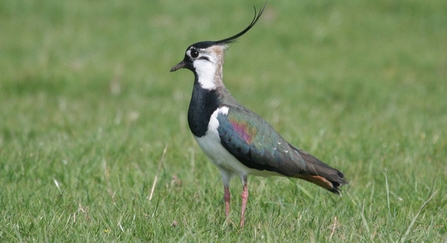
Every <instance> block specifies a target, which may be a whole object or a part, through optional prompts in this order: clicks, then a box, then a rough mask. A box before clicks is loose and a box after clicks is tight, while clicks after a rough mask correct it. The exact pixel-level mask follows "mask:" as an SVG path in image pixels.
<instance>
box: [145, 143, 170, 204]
mask: <svg viewBox="0 0 447 243" xmlns="http://www.w3.org/2000/svg"><path fill="white" fill-rule="evenodd" d="M167 149H168V145H166V146H165V149H164V150H163V154H162V155H161V159H160V162H159V163H158V169H157V174H155V178H154V183H152V189H151V194H150V195H149V201H151V200H152V197H153V196H154V190H155V186H156V185H157V180H158V174H159V173H160V170H161V166H162V165H163V161H164V158H165V154H166V150H167Z"/></svg>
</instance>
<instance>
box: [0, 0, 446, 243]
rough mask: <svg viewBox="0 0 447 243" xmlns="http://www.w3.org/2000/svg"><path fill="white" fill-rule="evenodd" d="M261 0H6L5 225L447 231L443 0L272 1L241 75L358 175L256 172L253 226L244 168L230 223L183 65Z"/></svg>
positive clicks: (56, 236)
mask: <svg viewBox="0 0 447 243" xmlns="http://www.w3.org/2000/svg"><path fill="white" fill-rule="evenodd" d="M262 4H263V2H256V1H250V2H244V3H241V2H240V1H221V2H205V1H188V2H184V3H178V2H174V1H170V0H168V1H155V2H154V1H141V0H133V1H118V0H112V1H93V2H92V1H73V2H67V1H55V0H46V1H34V0H26V1H25V0H4V1H1V2H0V22H1V24H0V33H1V35H0V73H1V80H0V103H1V104H2V105H1V109H0V185H2V186H1V189H0V209H1V211H0V212H1V213H0V225H2V227H1V228H0V241H2V242H34V241H38V242H41V241H50V242H76V241H79V242H89V241H106V242H111V241H132V242H136V241H137V242H138V241H143V242H147V241H149V242H210V241H211V242H212V241H214V242H216V241H219V242H220V241H222V242H247V241H248V242H326V241H334V242H372V241H374V242H407V241H410V242H445V241H447V237H446V235H447V225H446V223H445V218H446V215H447V212H446V211H447V206H446V205H447V196H446V194H447V191H446V186H445V185H446V182H447V181H446V178H447V167H446V165H445V158H446V155H447V139H446V137H447V132H446V129H445V126H446V124H447V102H446V99H445V92H446V90H447V82H446V80H447V46H446V45H445V40H446V39H447V28H446V27H447V15H445V13H446V12H447V4H446V3H445V1H441V0H430V1H425V2H420V1H413V0H410V1H400V0H397V1H390V0H377V1H355V2H348V1H326V0H318V1H308V0H304V1H295V2H285V1H282V2H275V1H271V2H269V3H268V6H267V9H266V12H265V13H264V16H263V17H262V18H261V20H260V21H259V23H258V24H257V25H256V27H255V28H254V29H253V30H251V31H250V32H249V33H248V34H247V35H246V36H244V37H243V38H241V40H240V41H239V42H238V43H237V44H233V45H232V46H231V48H230V50H229V51H228V52H227V57H226V64H225V65H226V66H225V80H226V86H227V87H228V88H229V89H230V90H231V91H232V94H233V95H234V96H235V97H236V98H237V99H238V100H239V101H240V102H241V103H243V104H245V105H246V106H247V107H249V108H251V109H252V110H254V111H256V112H257V113H259V114H260V115H261V116H263V117H264V118H265V119H267V120H268V121H269V122H270V123H271V124H272V125H273V126H274V127H275V128H277V130H278V131H279V132H280V133H281V134H282V135H283V136H284V137H285V138H286V139H287V140H289V141H290V142H291V143H292V144H294V145H297V146H298V147H300V148H303V149H305V150H307V151H309V152H311V153H312V154H315V155H316V156H317V157H319V158H321V159H322V160H323V161H325V162H327V163H328V164H330V165H332V166H334V167H336V168H338V169H340V170H341V171H343V172H344V173H345V175H346V178H347V179H348V180H349V182H350V185H349V186H347V187H344V188H343V197H336V196H334V195H332V194H330V193H328V192H326V191H324V190H322V189H320V188H317V187H316V186H313V185H310V184H309V183H306V182H303V181H295V180H289V179H286V178H255V177H250V178H249V185H250V198H249V202H248V208H247V210H248V213H247V221H246V227H245V228H243V229H240V228H239V227H237V224H238V214H239V210H240V209H239V207H240V198H239V194H240V192H241V185H240V183H239V182H238V181H234V182H233V184H232V187H231V192H232V194H233V201H232V213H231V223H230V224H229V225H226V224H225V223H224V216H223V215H224V211H223V206H224V205H223V188H222V185H221V182H220V175H219V173H218V171H217V170H216V168H215V167H214V166H213V165H212V164H211V163H209V162H208V161H207V160H206V158H205V156H204V155H203V153H202V152H201V151H200V149H199V148H198V146H197V145H196V144H195V142H194V140H193V138H192V135H191V134H190V132H189V130H188V126H187V122H186V111H187V107H188V102H189V98H190V93H191V86H192V79H193V77H192V74H191V73H189V72H187V71H180V72H176V73H174V74H171V73H169V69H170V68H171V67H172V66H173V65H174V64H176V63H177V62H178V61H180V60H181V59H182V58H183V54H184V53H183V52H184V50H185V49H186V47H187V46H188V45H190V44H192V43H194V42H197V41H201V40H207V39H208V40H209V39H211V40H214V39H220V38H224V37H227V36H230V35H232V34H234V33H236V32H237V31H239V30H241V29H242V28H244V27H245V25H246V24H248V23H249V21H250V20H251V17H252V14H253V12H252V9H251V8H252V6H253V5H255V6H258V7H260V6H261V5H262ZM166 146H167V150H166V154H165V155H164V162H163V164H162V166H161V169H160V171H159V174H158V178H157V184H156V186H155V189H154V193H153V197H152V200H149V196H150V192H151V189H152V186H153V182H154V178H155V176H156V174H157V171H158V166H159V162H160V160H161V158H162V155H163V150H164V148H165V147H166Z"/></svg>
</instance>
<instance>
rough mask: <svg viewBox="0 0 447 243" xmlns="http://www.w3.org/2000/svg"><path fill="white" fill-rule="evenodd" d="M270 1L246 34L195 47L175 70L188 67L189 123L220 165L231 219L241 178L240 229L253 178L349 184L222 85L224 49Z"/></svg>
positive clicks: (330, 186)
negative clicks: (233, 184)
mask: <svg viewBox="0 0 447 243" xmlns="http://www.w3.org/2000/svg"><path fill="white" fill-rule="evenodd" d="M264 9H265V5H264V6H263V7H262V8H261V9H260V10H259V12H257V11H256V7H254V12H255V14H254V17H253V19H252V21H251V23H250V24H249V25H248V26H247V27H246V28H245V29H244V30H242V31H241V32H239V33H238V34H235V35H233V36H231V37H228V38H225V39H222V40H218V41H200V42H197V43H194V44H192V45H190V46H189V47H188V48H187V49H186V51H185V55H184V58H183V60H182V61H180V62H179V63H178V64H177V65H175V66H174V67H172V68H171V70H170V71H171V72H174V71H177V70H179V69H189V70H190V71H192V72H193V74H194V84H193V90H192V95H191V100H190V103H189V108H188V125H189V128H190V130H191V132H192V134H193V135H194V139H195V140H196V142H197V143H198V145H199V147H200V148H201V149H202V151H203V152H204V154H205V155H206V157H208V159H209V160H210V161H211V162H212V163H213V164H214V165H216V167H217V168H218V170H219V171H220V174H221V177H222V183H223V186H224V202H225V217H226V222H227V221H228V220H229V217H230V200H231V195H230V190H229V186H230V181H231V179H232V178H233V177H239V178H240V180H241V181H242V186H243V187H242V194H241V197H242V200H241V201H242V202H241V203H242V207H241V213H240V224H239V226H240V227H244V224H245V211H246V206H247V200H248V195H249V193H248V182H247V181H248V180H247V178H248V176H249V175H253V176H264V177H266V176H283V177H291V178H298V179H302V180H306V181H308V182H311V183H314V184H316V185H318V186H320V187H322V188H324V189H327V190H329V191H330V192H333V193H335V194H339V195H340V186H342V185H345V184H348V182H347V181H345V180H344V174H343V173H342V172H340V171H339V170H337V169H334V168H332V167H330V166H329V165H327V164H325V163H323V162H322V161H321V160H319V159H317V158H316V157H314V156H313V155H311V154H310V153H308V152H306V151H304V150H301V149H299V148H297V147H295V146H293V145H292V144H290V143H289V142H287V141H286V140H285V139H284V138H283V137H282V136H281V135H280V134H279V133H278V132H277V131H276V130H275V129H274V128H273V127H272V126H271V125H270V124H269V123H268V122H267V121H265V120H264V119H263V118H261V117H260V116H259V115H257V114H256V113H255V112H253V111H251V110H249V109H248V108H246V107H244V106H243V105H242V104H240V103H239V102H238V101H236V99H235V98H233V96H232V95H231V94H230V92H229V90H228V89H227V88H226V87H225V85H224V83H223V64H224V53H225V51H226V50H227V48H228V44H231V43H233V42H235V41H236V40H238V38H239V37H241V36H242V35H244V34H245V33H247V32H248V31H249V30H250V29H251V28H252V27H253V26H254V25H255V24H256V22H257V21H258V20H259V18H260V17H261V15H262V13H263V12H264Z"/></svg>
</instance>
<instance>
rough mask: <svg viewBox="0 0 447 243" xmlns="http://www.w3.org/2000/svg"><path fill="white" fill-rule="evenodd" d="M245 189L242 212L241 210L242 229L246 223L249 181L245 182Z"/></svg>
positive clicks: (245, 180) (243, 191)
mask: <svg viewBox="0 0 447 243" xmlns="http://www.w3.org/2000/svg"><path fill="white" fill-rule="evenodd" d="M243 184H244V189H243V190H242V210H241V225H240V226H241V227H244V223H245V208H246V207H247V200H248V186H247V179H244V181H243Z"/></svg>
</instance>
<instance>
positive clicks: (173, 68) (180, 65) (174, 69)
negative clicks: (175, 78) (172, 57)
mask: <svg viewBox="0 0 447 243" xmlns="http://www.w3.org/2000/svg"><path fill="white" fill-rule="evenodd" d="M185 66H186V63H185V61H181V62H179V63H178V64H177V65H175V66H173V67H172V68H171V72H175V71H177V70H179V69H180V68H184V67H185Z"/></svg>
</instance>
